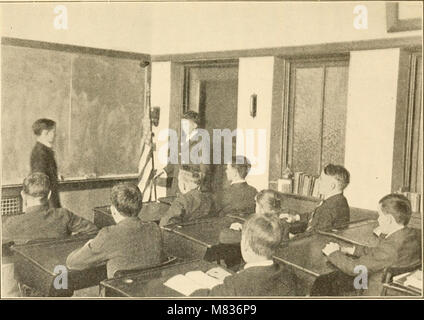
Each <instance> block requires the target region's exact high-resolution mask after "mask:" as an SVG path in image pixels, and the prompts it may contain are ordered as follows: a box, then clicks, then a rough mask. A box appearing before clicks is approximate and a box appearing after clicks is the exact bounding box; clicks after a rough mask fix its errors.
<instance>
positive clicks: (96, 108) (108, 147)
mask: <svg viewBox="0 0 424 320" xmlns="http://www.w3.org/2000/svg"><path fill="white" fill-rule="evenodd" d="M139 64H140V61H138V60H133V59H126V58H125V59H124V58H118V57H108V56H100V55H90V54H83V53H72V52H71V53H70V52H61V51H57V50H47V49H37V48H28V47H19V46H10V45H2V62H1V66H2V69H1V70H2V72H1V73H2V91H1V105H2V110H1V112H2V114H1V116H2V120H1V135H2V184H3V185H8V184H16V183H21V182H22V180H23V178H24V177H25V176H26V175H27V174H28V173H29V155H30V152H31V149H32V147H33V145H34V143H35V137H34V136H33V133H32V130H31V125H32V123H33V122H34V121H35V120H36V119H38V118H44V117H45V118H51V119H53V120H55V121H56V122H57V139H56V143H55V147H54V148H55V150H56V156H57V162H58V166H59V171H60V173H61V174H63V175H64V176H65V178H66V179H74V178H75V179H76V178H82V177H84V176H87V175H93V174H94V175H95V176H97V177H103V176H114V175H116V176H120V175H125V174H136V173H137V165H138V158H139V150H140V139H141V136H142V131H143V128H142V125H141V123H142V118H143V112H144V85H145V70H144V69H142V68H141V67H140V65H139Z"/></svg>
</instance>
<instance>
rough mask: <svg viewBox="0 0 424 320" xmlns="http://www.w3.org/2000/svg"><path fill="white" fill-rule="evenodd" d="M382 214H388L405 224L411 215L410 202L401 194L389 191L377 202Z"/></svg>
mask: <svg viewBox="0 0 424 320" xmlns="http://www.w3.org/2000/svg"><path fill="white" fill-rule="evenodd" d="M378 203H379V204H380V207H381V211H383V213H384V214H390V215H392V216H393V218H395V220H396V222H397V223H399V224H402V225H404V226H406V225H407V224H408V223H409V220H410V219H411V215H412V209H411V202H410V201H409V200H408V198H407V197H405V196H404V195H402V194H397V193H391V194H388V195H386V196H384V197H383V198H381V199H380V201H379V202H378Z"/></svg>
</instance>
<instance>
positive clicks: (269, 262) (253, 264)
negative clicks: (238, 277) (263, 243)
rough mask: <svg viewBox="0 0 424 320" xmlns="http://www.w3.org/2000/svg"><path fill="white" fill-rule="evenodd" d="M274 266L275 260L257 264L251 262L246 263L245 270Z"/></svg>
mask: <svg viewBox="0 0 424 320" xmlns="http://www.w3.org/2000/svg"><path fill="white" fill-rule="evenodd" d="M273 264H274V261H273V260H270V259H268V260H262V261H257V262H249V263H246V264H245V265H244V268H243V269H244V270H246V269H248V268H251V267H268V266H272V265H273Z"/></svg>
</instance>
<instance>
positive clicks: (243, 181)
mask: <svg viewBox="0 0 424 320" xmlns="http://www.w3.org/2000/svg"><path fill="white" fill-rule="evenodd" d="M245 182H246V180H244V179H237V180H234V181H231V184H236V183H245Z"/></svg>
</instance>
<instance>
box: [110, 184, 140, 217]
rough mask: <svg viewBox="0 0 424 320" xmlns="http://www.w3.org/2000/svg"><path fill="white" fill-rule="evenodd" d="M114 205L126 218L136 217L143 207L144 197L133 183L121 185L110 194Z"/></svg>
mask: <svg viewBox="0 0 424 320" xmlns="http://www.w3.org/2000/svg"><path fill="white" fill-rule="evenodd" d="M110 200H111V202H112V205H113V206H114V207H115V208H116V210H118V212H119V213H120V214H122V215H123V216H126V217H136V216H137V215H138V214H139V212H140V210H141V208H142V207H143V196H142V194H141V191H140V189H138V187H137V186H136V185H135V184H133V183H120V184H117V185H116V186H114V187H113V188H112V191H111V193H110Z"/></svg>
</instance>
